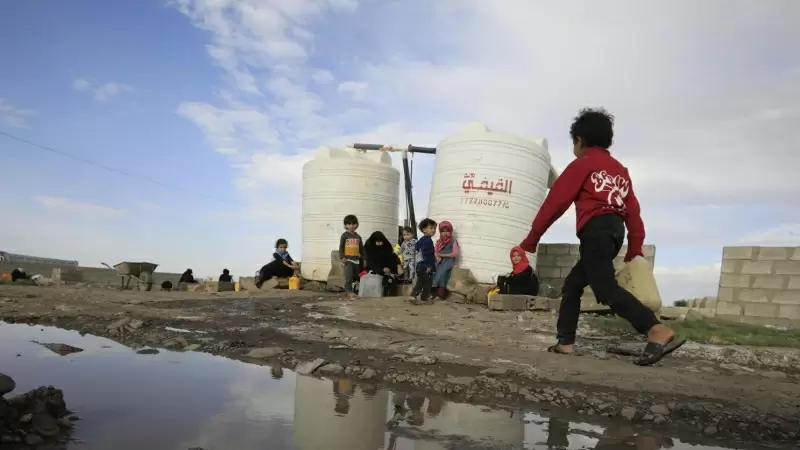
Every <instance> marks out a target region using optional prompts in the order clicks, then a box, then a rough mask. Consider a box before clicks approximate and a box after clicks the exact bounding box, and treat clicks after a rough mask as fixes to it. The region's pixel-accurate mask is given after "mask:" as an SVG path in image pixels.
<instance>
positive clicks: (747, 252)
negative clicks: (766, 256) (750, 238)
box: [722, 247, 756, 260]
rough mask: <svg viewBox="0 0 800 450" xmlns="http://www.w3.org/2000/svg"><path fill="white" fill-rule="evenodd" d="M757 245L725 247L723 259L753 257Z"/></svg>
mask: <svg viewBox="0 0 800 450" xmlns="http://www.w3.org/2000/svg"><path fill="white" fill-rule="evenodd" d="M755 249H756V248H755V247H723V248H722V259H723V260H726V259H753V257H754V256H755Z"/></svg>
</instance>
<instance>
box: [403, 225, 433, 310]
mask: <svg viewBox="0 0 800 450" xmlns="http://www.w3.org/2000/svg"><path fill="white" fill-rule="evenodd" d="M419 230H420V231H422V235H423V236H422V237H421V238H419V240H418V241H417V243H416V244H414V249H415V250H416V253H417V255H418V258H417V260H418V262H417V267H416V272H417V281H416V283H414V288H413V289H412V290H411V298H410V299H409V302H411V303H413V304H415V305H420V304H423V303H427V302H428V299H429V298H430V295H431V288H432V287H433V275H434V271H435V270H436V247H435V245H434V244H433V235H434V234H436V222H435V221H433V220H432V219H422V222H420V223H419Z"/></svg>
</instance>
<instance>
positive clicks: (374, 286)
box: [358, 273, 383, 298]
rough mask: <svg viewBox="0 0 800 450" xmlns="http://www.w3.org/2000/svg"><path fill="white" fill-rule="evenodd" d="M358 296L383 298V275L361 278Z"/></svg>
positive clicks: (372, 274)
mask: <svg viewBox="0 0 800 450" xmlns="http://www.w3.org/2000/svg"><path fill="white" fill-rule="evenodd" d="M358 296H359V297H364V298H381V297H383V275H377V274H374V273H368V274H366V275H364V276H363V277H361V283H360V284H359V286H358Z"/></svg>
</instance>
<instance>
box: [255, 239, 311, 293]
mask: <svg viewBox="0 0 800 450" xmlns="http://www.w3.org/2000/svg"><path fill="white" fill-rule="evenodd" d="M288 248H289V243H288V242H287V241H286V239H283V238H281V239H278V240H277V241H275V253H273V254H272V261H270V262H268V263H267V264H265V265H264V266H263V267H262V268H261V270H259V271H258V281H256V287H257V288H259V289H261V287H262V286H266V287H267V288H270V289H274V288H276V287H277V286H278V278H289V277H291V276H292V275H295V274H297V273H298V272H299V271H300V266H299V265H297V263H296V262H294V260H293V259H292V257H291V256H289V252H288V251H287V249H288Z"/></svg>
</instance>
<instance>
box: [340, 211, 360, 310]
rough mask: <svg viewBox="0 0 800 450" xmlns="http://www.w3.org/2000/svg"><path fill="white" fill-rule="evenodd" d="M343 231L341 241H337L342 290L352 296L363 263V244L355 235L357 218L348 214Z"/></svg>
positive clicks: (356, 234)
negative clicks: (342, 273)
mask: <svg viewBox="0 0 800 450" xmlns="http://www.w3.org/2000/svg"><path fill="white" fill-rule="evenodd" d="M344 229H345V232H344V233H342V237H341V239H339V258H341V261H342V267H343V268H344V290H345V291H346V292H347V293H348V295H350V296H353V295H354V293H353V291H354V289H353V287H354V286H355V283H356V281H357V280H358V274H359V273H360V272H361V265H362V262H363V261H364V256H363V255H364V242H363V240H362V239H361V235H359V234H358V233H356V230H357V229H358V217H356V216H354V215H353V214H348V215H346V216H345V217H344Z"/></svg>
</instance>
